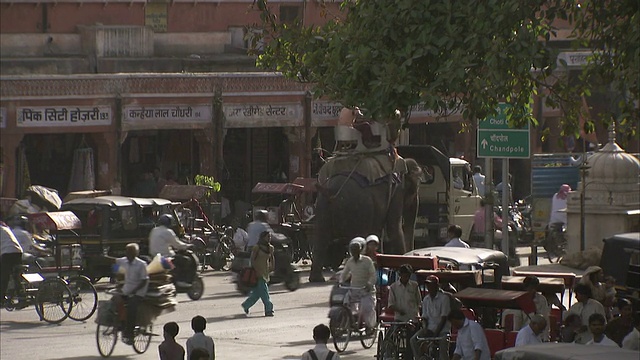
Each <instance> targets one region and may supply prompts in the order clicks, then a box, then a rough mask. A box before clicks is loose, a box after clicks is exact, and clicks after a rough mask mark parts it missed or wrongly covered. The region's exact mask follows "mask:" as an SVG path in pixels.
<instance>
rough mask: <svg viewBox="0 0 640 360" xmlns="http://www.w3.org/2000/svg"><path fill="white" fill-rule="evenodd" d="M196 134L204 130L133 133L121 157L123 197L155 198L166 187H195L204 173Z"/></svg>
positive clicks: (123, 147)
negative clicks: (196, 177) (180, 185)
mask: <svg viewBox="0 0 640 360" xmlns="http://www.w3.org/2000/svg"><path fill="white" fill-rule="evenodd" d="M195 131H200V130H144V131H131V132H129V134H128V136H127V139H126V140H125V142H124V144H123V145H122V153H121V157H122V158H121V163H122V193H123V194H125V195H129V196H139V197H155V196H158V193H159V191H160V189H159V187H161V186H162V185H163V184H165V183H170V184H171V183H176V184H183V185H186V184H193V178H194V176H195V175H197V174H198V173H199V171H200V153H199V146H198V143H197V141H196V138H195V136H194V132H195ZM159 185H160V186H159Z"/></svg>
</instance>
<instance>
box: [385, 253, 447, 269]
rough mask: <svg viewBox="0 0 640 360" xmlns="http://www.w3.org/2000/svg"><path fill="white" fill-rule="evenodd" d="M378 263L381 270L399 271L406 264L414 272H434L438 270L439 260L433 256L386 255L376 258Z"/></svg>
mask: <svg viewBox="0 0 640 360" xmlns="http://www.w3.org/2000/svg"><path fill="white" fill-rule="evenodd" d="M376 262H377V263H378V267H380V268H392V269H398V268H400V266H402V265H404V264H409V265H411V267H412V268H413V270H414V271H415V270H423V269H424V270H434V269H437V268H438V258H437V257H431V256H407V255H386V254H379V255H378V256H376Z"/></svg>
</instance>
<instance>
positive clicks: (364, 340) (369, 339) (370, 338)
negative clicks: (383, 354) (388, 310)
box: [360, 329, 377, 349]
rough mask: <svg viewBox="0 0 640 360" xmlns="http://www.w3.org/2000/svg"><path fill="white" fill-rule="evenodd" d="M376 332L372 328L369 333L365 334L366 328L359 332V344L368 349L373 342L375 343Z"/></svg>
mask: <svg viewBox="0 0 640 360" xmlns="http://www.w3.org/2000/svg"><path fill="white" fill-rule="evenodd" d="M376 332H377V331H374V330H372V331H371V334H367V331H366V329H365V330H363V331H362V332H360V344H362V347H363V348H365V349H369V348H371V347H372V346H373V344H375V342H376Z"/></svg>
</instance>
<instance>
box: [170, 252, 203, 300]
mask: <svg viewBox="0 0 640 360" xmlns="http://www.w3.org/2000/svg"><path fill="white" fill-rule="evenodd" d="M173 265H174V266H175V269H173V270H172V274H171V275H173V284H174V286H175V287H176V292H178V293H186V294H187V296H188V297H189V299H191V300H199V299H200V298H201V297H202V294H203V293H204V282H203V281H202V276H201V275H200V273H199V272H198V268H199V267H200V260H199V259H198V256H196V254H195V253H194V252H193V251H191V250H179V251H176V256H175V257H174V259H173Z"/></svg>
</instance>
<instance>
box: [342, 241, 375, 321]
mask: <svg viewBox="0 0 640 360" xmlns="http://www.w3.org/2000/svg"><path fill="white" fill-rule="evenodd" d="M364 242H365V240H364V239H363V238H361V237H356V238H353V239H352V240H351V242H349V251H350V253H351V257H350V258H349V260H347V263H346V264H345V266H344V269H343V271H342V274H341V275H340V283H341V284H344V283H345V282H346V281H347V280H349V279H350V280H351V285H350V287H351V288H352V289H349V291H348V292H347V295H346V296H345V297H344V303H345V304H347V305H350V304H352V303H356V302H357V303H359V304H360V311H359V314H358V324H361V323H362V322H364V323H365V326H366V328H367V332H370V331H373V329H374V328H375V325H376V313H375V306H376V298H375V282H376V269H375V266H374V265H373V261H372V260H371V258H369V257H368V256H366V255H360V253H361V252H362V248H363V246H364Z"/></svg>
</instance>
